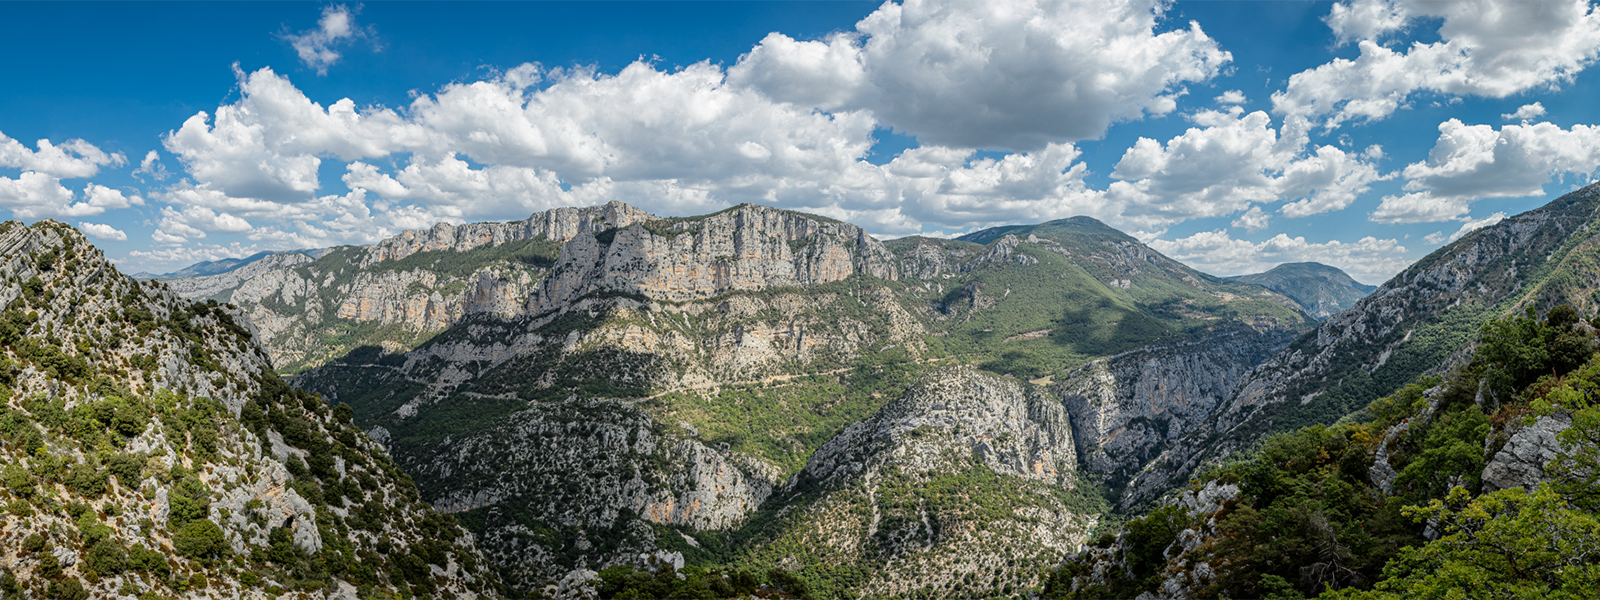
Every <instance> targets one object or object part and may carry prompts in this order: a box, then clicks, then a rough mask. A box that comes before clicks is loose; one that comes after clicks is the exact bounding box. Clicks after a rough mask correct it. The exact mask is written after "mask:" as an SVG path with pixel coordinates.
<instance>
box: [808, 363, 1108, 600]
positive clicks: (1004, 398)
mask: <svg viewBox="0 0 1600 600" xmlns="http://www.w3.org/2000/svg"><path fill="white" fill-rule="evenodd" d="M1076 462H1077V461H1076V452H1075V449H1074V447H1073V444H1072V432H1071V426H1070V424H1069V423H1068V421H1067V415H1066V411H1065V410H1064V409H1063V407H1062V406H1061V404H1060V402H1059V401H1057V400H1054V399H1052V398H1049V397H1048V396H1046V395H1044V394H1041V393H1039V392H1038V390H1037V389H1034V390H1032V391H1030V390H1028V389H1026V387H1025V384H1023V383H1021V382H1018V381H1016V380H1014V379H1009V378H1005V377H999V376H995V375H990V374H986V373H982V372H979V371H977V370H975V369H972V368H970V367H951V368H946V369H940V370H938V371H935V372H934V373H932V374H929V375H927V376H925V377H924V378H922V379H921V380H919V381H918V382H917V383H916V384H914V385H913V386H912V387H911V389H910V390H908V391H907V393H906V395H905V396H904V397H902V398H901V399H899V400H896V401H894V402H891V403H889V404H888V405H887V406H885V407H884V408H883V409H881V410H879V411H878V413H877V414H875V415H874V416H873V417H872V418H870V419H867V420H865V421H861V422H858V423H856V424H854V425H851V426H850V427H849V428H848V429H847V430H846V431H845V432H844V433H842V434H840V435H838V436H836V437H835V438H834V439H832V440H831V441H829V442H828V443H827V444H825V445H824V446H823V447H822V449H820V450H818V451H817V452H816V453H815V454H813V456H812V458H811V460H810V461H809V462H808V463H807V464H806V467H805V469H804V470H803V471H802V472H801V473H800V474H799V475H797V476H796V477H795V478H794V479H792V480H791V481H790V482H789V484H787V487H786V488H785V491H783V492H782V493H785V494H790V493H795V492H794V490H804V489H816V488H818V487H820V488H821V489H823V490H825V491H824V492H823V493H822V494H821V495H820V497H819V498H817V499H816V500H815V501H813V502H811V503H808V504H795V505H793V506H792V511H793V512H792V513H789V511H785V512H786V513H788V514H786V515H783V516H781V517H780V518H781V519H784V521H783V522H784V523H785V525H784V526H785V527H786V529H787V530H788V531H790V532H791V533H790V534H789V535H791V536H793V537H792V538H786V539H794V540H796V541H798V540H802V539H803V540H810V541H811V542H810V543H811V545H812V546H814V548H813V549H811V551H810V553H811V555H812V556H814V557H818V559H819V560H824V561H827V560H831V559H830V558H829V557H834V556H837V557H838V559H837V560H841V561H843V560H859V559H858V558H845V557H859V556H861V554H860V553H862V552H869V553H870V554H868V555H867V556H870V557H872V558H871V564H872V565H873V566H872V569H873V574H872V576H871V577H870V578H869V580H868V581H866V582H864V583H863V584H862V585H861V587H860V588H859V590H860V593H864V594H867V595H883V596H892V595H897V594H905V593H909V592H911V591H913V590H917V589H923V588H925V587H930V586H931V587H933V588H934V589H940V588H942V587H948V586H950V585H952V584H953V583H954V582H957V581H967V582H970V585H971V586H972V587H973V588H975V590H974V591H972V592H971V593H974V594H978V595H985V594H996V593H999V591H998V590H1001V589H1003V587H1004V586H1005V585H1015V586H1022V585H1031V584H1032V583H1033V582H1032V581H1031V580H1029V579H1027V576H1024V575H1019V574H1018V573H1017V572H1018V571H1025V570H1026V569H1016V568H1013V569H1009V570H1007V571H1006V572H1005V573H1004V576H1003V577H1002V576H1000V575H997V574H996V573H997V572H996V571H995V568H996V567H998V566H1000V565H1004V564H1011V565H1015V564H1017V563H1016V560H1017V557H1019V556H1030V557H1039V559H1040V560H1045V561H1053V560H1058V559H1059V557H1061V556H1064V555H1065V554H1066V553H1067V552H1070V551H1071V550H1072V549H1073V548H1075V547H1076V546H1077V545H1078V544H1081V543H1082V542H1083V540H1084V538H1085V537H1086V535H1087V532H1088V530H1089V528H1090V527H1091V526H1092V525H1093V523H1094V517H1093V516H1092V515H1086V514H1083V512H1082V511H1081V509H1078V508H1075V507H1074V506H1075V502H1072V501H1070V500H1069V499H1071V498H1073V493H1074V492H1073V491H1072V489H1073V486H1074V484H1075V465H1076ZM954 481H962V482H974V483H963V484H955V485H954V486H952V482H954ZM976 482H985V483H982V484H978V483H976ZM925 486H928V487H933V488H934V489H938V490H941V493H950V494H955V495H968V494H970V497H969V499H967V500H961V499H955V498H941V497H932V498H930V497H929V496H930V495H931V494H929V493H926V492H925V491H924V490H923V488H924V487H925ZM969 486H981V487H983V489H990V490H992V489H993V487H994V486H1006V487H1007V489H1011V488H1015V490H1016V491H1015V492H1013V493H1010V494H1005V495H1002V496H999V497H996V496H984V500H982V501H978V500H976V497H977V496H979V495H982V494H983V493H984V492H979V491H978V489H976V488H973V487H969ZM991 493H992V492H991ZM974 502H979V503H981V505H982V510H983V511H985V514H986V516H984V517H979V516H977V515H976V514H974V513H975V512H977V510H978V507H977V505H974V504H973V503H974ZM1008 561H1009V563H1008Z"/></svg>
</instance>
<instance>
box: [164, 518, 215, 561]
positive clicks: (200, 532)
mask: <svg viewBox="0 0 1600 600" xmlns="http://www.w3.org/2000/svg"><path fill="white" fill-rule="evenodd" d="M172 547H173V548H175V549H177V551H178V553H179V554H182V555H184V556H188V557H190V558H216V557H220V556H222V555H225V554H227V553H228V540H227V538H225V537H223V535H222V528H221V527H217V524H216V523H212V522H211V520H210V519H195V520H193V521H189V522H188V523H187V524H185V525H184V526H183V528H182V529H179V530H178V533H177V534H176V535H174V536H172Z"/></svg>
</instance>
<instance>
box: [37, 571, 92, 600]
mask: <svg viewBox="0 0 1600 600" xmlns="http://www.w3.org/2000/svg"><path fill="white" fill-rule="evenodd" d="M46 595H48V596H50V597H51V598H54V599H56V600H88V598H89V590H86V589H84V588H83V582H81V581H78V580H77V579H76V578H73V577H68V578H66V579H62V580H60V581H55V582H52V583H51V584H50V591H49V592H48V593H47V594H46Z"/></svg>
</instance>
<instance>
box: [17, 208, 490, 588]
mask: <svg viewBox="0 0 1600 600" xmlns="http://www.w3.org/2000/svg"><path fill="white" fill-rule="evenodd" d="M0 282H3V285H0V304H3V305H4V306H5V313H4V315H3V317H0V344H3V350H0V465H3V467H0V480H3V481H0V483H3V484H4V486H3V489H4V491H3V493H0V501H3V503H4V508H5V511H6V512H5V515H4V517H3V519H0V523H3V525H0V571H3V573H0V592H3V593H4V594H6V595H7V597H11V596H12V595H15V594H24V595H26V596H29V597H51V598H83V597H87V596H93V597H113V596H117V597H126V596H138V597H171V596H177V595H181V596H185V597H214V598H235V597H252V598H266V597H306V598H309V597H342V598H356V597H363V598H364V597H370V596H372V595H374V594H398V595H400V596H402V597H406V596H413V595H422V596H430V597H475V596H478V595H484V594H489V595H494V594H495V593H496V590H497V588H498V585H499V584H498V579H497V577H496V576H495V574H494V573H493V571H490V570H488V562H487V561H486V560H484V558H483V556H482V555H481V554H480V553H479V551H478V550H477V548H476V545H475V543H474V540H473V536H472V535H471V534H469V533H467V532H466V531H464V530H463V529H461V528H460V526H458V525H457V524H456V523H455V521H454V519H452V518H450V517H448V516H446V515H444V514H441V513H439V512H437V511H435V510H433V509H432V508H431V507H429V506H428V505H427V504H424V503H422V502H419V496H418V494H417V492H416V489H415V487H414V486H413V485H412V483H411V480H410V478H408V477H406V476H404V475H402V474H401V473H400V472H399V471H398V470H397V469H396V468H395V466H394V464H393V463H392V462H391V461H390V460H389V458H388V456H387V453H386V452H385V451H384V450H383V448H382V447H381V446H379V445H378V444H376V443H374V442H373V441H371V440H370V439H369V438H368V437H367V436H366V435H365V434H363V433H361V431H360V430H358V429H356V428H355V427H354V425H352V424H351V423H350V412H349V410H348V407H339V408H334V407H330V406H329V405H327V404H326V403H324V402H323V401H322V400H321V399H319V398H317V397H315V396H312V395H309V394H305V393H302V392H296V391H294V390H292V389H291V388H289V387H288V386H287V385H285V384H284V383H283V382H282V381H281V380H279V379H278V378H277V376H275V375H274V374H273V373H272V371H271V368H270V363H269V362H268V361H267V357H266V355H265V354H264V353H263V352H262V351H261V349H260V347H259V346H257V345H256V342H255V339H254V337H253V333H252V326H251V323H250V321H249V320H248V319H247V318H246V317H245V316H244V315H243V314H241V313H240V312H239V311H238V310H236V309H234V308H232V307H228V306H225V305H219V304H217V303H216V302H189V301H186V300H183V299H181V298H179V297H178V296H177V295H175V294H173V293H171V292H170V291H169V290H168V289H167V288H166V286H164V285H163V284H161V283H158V282H139V281H135V280H133V279H131V278H129V277H125V276H123V275H122V274H120V273H118V272H117V270H116V269H115V268H114V267H112V266H111V265H110V263H109V262H107V261H106V260H105V258H104V256H103V255H102V254H101V253H100V251H99V250H97V249H95V248H94V247H93V246H92V245H90V244H89V243H88V242H87V241H86V240H85V238H84V237H83V236H82V235H81V234H79V233H78V232H77V231H76V230H74V229H72V228H70V227H68V226H66V225H62V224H60V223H56V222H53V221H42V222H39V223H36V224H34V225H32V226H24V225H22V224H20V223H16V222H8V223H4V224H0ZM286 594H287V596H285V595H286Z"/></svg>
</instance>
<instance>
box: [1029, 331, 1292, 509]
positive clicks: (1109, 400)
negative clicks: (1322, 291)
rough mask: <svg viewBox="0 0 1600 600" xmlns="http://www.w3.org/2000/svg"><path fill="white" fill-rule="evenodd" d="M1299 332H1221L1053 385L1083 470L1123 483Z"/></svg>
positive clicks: (1143, 352) (1147, 350)
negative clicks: (1068, 418) (1067, 417)
mask: <svg viewBox="0 0 1600 600" xmlns="http://www.w3.org/2000/svg"><path fill="white" fill-rule="evenodd" d="M1293 335H1294V332H1293V331H1292V330H1272V329H1268V330H1256V329H1252V328H1249V327H1244V326H1237V325H1236V326H1226V327H1220V328H1217V329H1215V330H1213V331H1211V332H1210V333H1209V334H1207V335H1204V336H1201V337H1199V338H1198V339H1196V340H1191V341H1184V342H1179V343H1175V344H1157V345H1152V346H1147V347H1144V348H1140V349H1138V350H1134V351H1131V352H1125V353H1122V354H1118V355H1116V356H1112V357H1109V358H1104V359H1099V360H1095V361H1091V362H1090V363H1088V364H1086V365H1084V366H1082V367H1079V368H1078V369H1077V370H1076V371H1074V372H1072V373H1070V374H1068V375H1067V376H1065V377H1064V378H1063V379H1062V381H1060V382H1058V383H1057V384H1056V385H1054V386H1052V388H1051V391H1052V393H1053V394H1055V395H1057V396H1059V397H1060V398H1061V399H1062V401H1063V402H1064V403H1065V405H1066V407H1067V411H1068V413H1070V414H1071V415H1072V424H1073V433H1074V436H1075V438H1076V439H1077V441H1078V452H1079V454H1080V455H1081V456H1082V457H1083V462H1084V467H1085V468H1086V469H1087V470H1088V472H1090V473H1093V474H1095V475H1096V476H1098V477H1099V478H1100V479H1101V480H1102V481H1105V482H1108V483H1111V484H1113V485H1120V484H1121V483H1123V482H1126V481H1128V480H1129V479H1130V478H1132V477H1133V476H1134V475H1135V474H1137V473H1138V472H1139V471H1140V470H1141V469H1142V468H1144V465H1145V464H1146V463H1148V462H1149V461H1150V460H1152V459H1154V458H1155V457H1156V456H1158V455H1159V454H1160V453H1161V452H1162V451H1163V450H1165V449H1166V448H1167V447H1169V446H1170V445H1172V444H1173V443H1175V442H1177V441H1178V440H1179V439H1180V438H1181V437H1182V436H1184V435H1185V434H1188V433H1189V432H1191V431H1193V430H1194V429H1196V428H1198V427H1203V426H1204V423H1205V422H1206V420H1207V419H1209V418H1211V417H1212V416H1213V415H1215V414H1216V412H1217V410H1218V408H1219V407H1220V406H1222V404H1223V403H1224V402H1226V401H1227V398H1228V395H1229V394H1230V393H1231V392H1232V391H1233V389H1234V387H1235V386H1236V385H1237V384H1238V382H1239V380H1240V379H1242V378H1243V377H1244V375H1245V374H1246V373H1247V372H1249V370H1250V369H1251V368H1252V367H1254V366H1255V365H1257V364H1260V363H1261V361H1263V360H1265V359H1266V358H1267V357H1269V356H1271V355H1272V353H1273V352H1275V351H1276V350H1277V349H1279V348H1281V347H1283V346H1284V345H1286V344H1288V343H1289V341H1290V340H1291V339H1292V336H1293Z"/></svg>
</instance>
